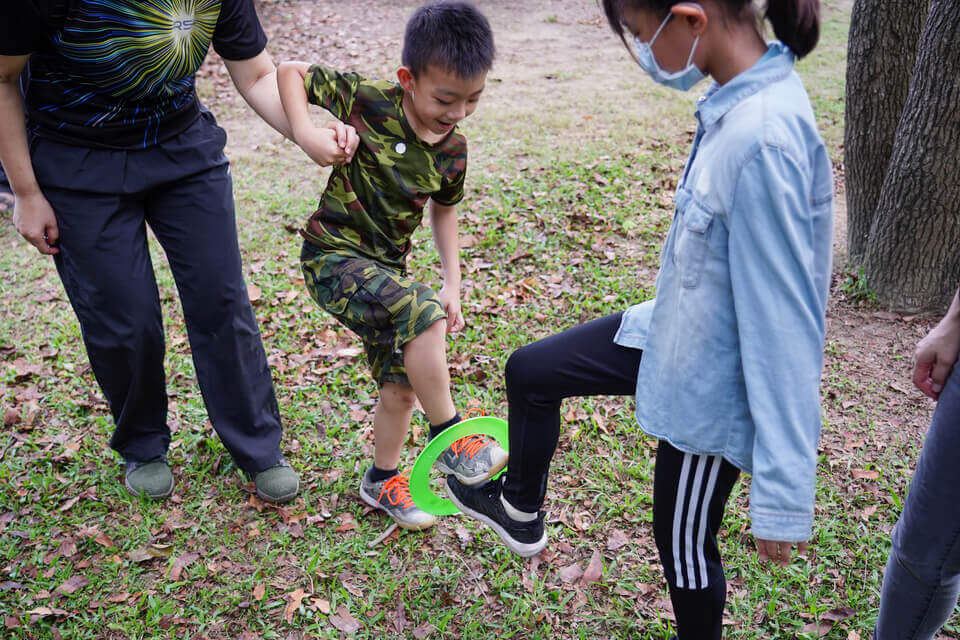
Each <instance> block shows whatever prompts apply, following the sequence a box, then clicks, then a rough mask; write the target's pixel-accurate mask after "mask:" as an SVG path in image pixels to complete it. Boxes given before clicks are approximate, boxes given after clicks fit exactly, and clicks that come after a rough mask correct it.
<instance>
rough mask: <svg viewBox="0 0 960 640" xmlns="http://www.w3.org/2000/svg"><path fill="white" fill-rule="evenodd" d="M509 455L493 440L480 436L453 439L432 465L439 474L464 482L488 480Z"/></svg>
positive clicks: (502, 465)
mask: <svg viewBox="0 0 960 640" xmlns="http://www.w3.org/2000/svg"><path fill="white" fill-rule="evenodd" d="M509 457H510V456H509V455H508V454H507V452H506V451H504V450H503V449H502V448H501V447H500V445H499V444H497V441H496V440H494V439H493V438H488V437H487V436H482V435H472V436H467V437H465V438H460V439H459V440H456V441H455V442H454V443H453V444H451V445H450V446H449V447H447V450H446V451H444V452H443V453H441V454H440V457H439V458H437V462H436V466H437V469H439V470H440V471H441V472H442V473H445V474H447V475H455V476H456V477H457V480H459V481H460V482H461V483H463V484H465V485H475V484H480V483H481V482H484V481H485V480H489V479H490V478H492V477H493V476H495V475H497V473H499V472H500V470H501V469H503V468H504V467H505V466H507V459H508V458H509Z"/></svg>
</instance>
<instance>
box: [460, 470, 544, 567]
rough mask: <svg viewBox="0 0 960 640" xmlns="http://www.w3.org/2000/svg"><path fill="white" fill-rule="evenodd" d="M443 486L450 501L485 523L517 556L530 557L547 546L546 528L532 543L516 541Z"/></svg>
mask: <svg viewBox="0 0 960 640" xmlns="http://www.w3.org/2000/svg"><path fill="white" fill-rule="evenodd" d="M445 488H446V490H447V497H449V498H450V501H451V502H453V504H455V505H457V508H459V509H460V511H463V512H464V513H465V514H467V515H468V516H470V517H471V518H476V519H477V520H479V521H480V522H482V523H484V524H485V525H487V526H488V527H490V528H491V529H493V530H494V532H495V533H496V534H497V535H498V536H499V537H500V539H501V540H503V542H504V544H506V545H507V547H509V549H510V551H513V552H514V553H515V554H517V555H518V556H520V557H522V558H531V557H533V556H535V555H537V554H538V553H540V552H541V551H543V549H544V548H545V547H546V546H547V532H546V530H544V532H543V537H542V538H540V539H539V540H538V541H536V542H532V543H525V542H517V541H516V540H514V539H513V538H511V537H510V534H509V533H507V530H506V529H504V528H503V527H502V526H500V523H498V522H497V521H496V520H494V519H492V518H490V517H489V516H487V515H484V514H482V513H480V512H479V511H474V510H473V509H471V508H470V507H468V506H466V505H464V504H463V503H462V502H460V500H458V499H457V496H456V495H454V493H453V491H451V490H450V487H449V486H446V487H445Z"/></svg>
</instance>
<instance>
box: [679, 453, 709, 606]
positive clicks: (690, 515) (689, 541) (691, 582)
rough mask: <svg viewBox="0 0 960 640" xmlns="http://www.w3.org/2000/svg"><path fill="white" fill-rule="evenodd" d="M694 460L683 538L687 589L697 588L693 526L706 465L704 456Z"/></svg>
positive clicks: (695, 520)
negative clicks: (694, 472) (695, 467)
mask: <svg viewBox="0 0 960 640" xmlns="http://www.w3.org/2000/svg"><path fill="white" fill-rule="evenodd" d="M696 458H697V472H696V474H694V476H693V486H692V487H691V491H690V504H689V505H688V506H687V531H686V535H685V536H684V538H685V540H686V545H685V546H684V552H685V554H684V555H686V560H687V579H688V584H687V588H688V589H696V588H697V570H696V568H695V567H694V566H693V557H694V556H693V526H694V525H695V524H696V523H697V502H698V498H699V497H700V495H701V494H702V493H703V471H704V468H705V467H706V463H707V457H706V456H696ZM698 555H699V554H698Z"/></svg>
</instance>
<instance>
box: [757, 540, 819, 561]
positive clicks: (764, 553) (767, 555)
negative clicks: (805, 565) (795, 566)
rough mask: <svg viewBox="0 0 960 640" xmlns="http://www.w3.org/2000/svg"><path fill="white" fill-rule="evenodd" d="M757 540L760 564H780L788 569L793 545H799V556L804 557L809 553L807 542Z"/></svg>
mask: <svg viewBox="0 0 960 640" xmlns="http://www.w3.org/2000/svg"><path fill="white" fill-rule="evenodd" d="M755 540H756V541H757V555H758V556H759V557H760V562H767V561H772V562H778V563H780V565H781V566H783V567H786V566H787V565H789V564H790V552H791V550H792V549H793V545H797V555H801V556H802V555H804V554H805V553H806V552H807V543H806V542H782V541H778V540H761V539H760V538H755Z"/></svg>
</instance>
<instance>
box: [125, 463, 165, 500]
mask: <svg viewBox="0 0 960 640" xmlns="http://www.w3.org/2000/svg"><path fill="white" fill-rule="evenodd" d="M126 464H127V470H126V473H125V474H124V479H123V484H124V485H125V486H126V487H127V491H129V492H130V493H132V494H133V495H135V496H139V495H145V496H146V497H148V498H151V499H154V500H159V499H160V498H166V497H167V496H169V495H170V494H171V493H173V474H172V473H170V466H169V465H168V464H167V459H166V458H164V457H163V456H158V457H156V458H154V459H153V460H147V461H146V462H139V461H137V460H127V462H126Z"/></svg>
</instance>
